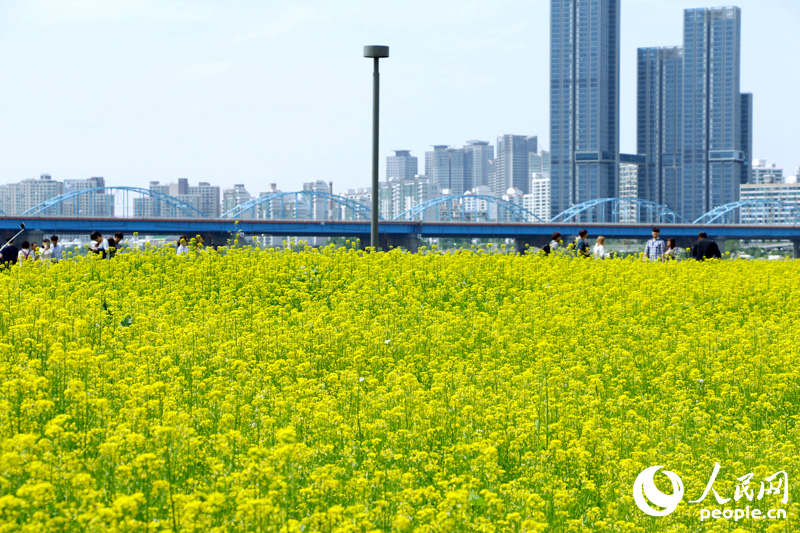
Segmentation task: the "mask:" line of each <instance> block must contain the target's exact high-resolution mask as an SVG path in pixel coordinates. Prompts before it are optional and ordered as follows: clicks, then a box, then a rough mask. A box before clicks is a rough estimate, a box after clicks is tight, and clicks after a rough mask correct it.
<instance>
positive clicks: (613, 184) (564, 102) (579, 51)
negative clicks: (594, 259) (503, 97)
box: [498, 0, 620, 221]
mask: <svg viewBox="0 0 800 533" xmlns="http://www.w3.org/2000/svg"><path fill="white" fill-rule="evenodd" d="M619 43H620V1H619V0H551V2H550V149H551V153H552V171H551V200H552V201H551V206H550V209H551V213H552V215H556V214H558V213H560V212H561V211H563V210H564V209H566V208H568V207H569V206H570V205H574V204H578V203H581V202H584V201H586V200H591V199H594V198H604V197H610V196H616V192H617V170H618V168H617V161H618V153H619V64H620V55H619ZM499 152H500V150H499V149H498V153H499ZM608 215H609V213H607V212H606V211H604V210H602V209H598V210H595V212H591V213H587V215H586V216H585V217H584V220H587V221H590V220H600V219H604V218H608Z"/></svg>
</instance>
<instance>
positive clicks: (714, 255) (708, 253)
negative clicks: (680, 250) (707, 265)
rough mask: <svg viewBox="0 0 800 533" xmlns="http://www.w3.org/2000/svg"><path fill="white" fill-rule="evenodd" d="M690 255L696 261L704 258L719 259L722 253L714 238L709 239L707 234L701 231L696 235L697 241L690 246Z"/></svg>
mask: <svg viewBox="0 0 800 533" xmlns="http://www.w3.org/2000/svg"><path fill="white" fill-rule="evenodd" d="M692 257H693V258H695V259H697V260H698V261H705V260H706V259H720V258H721V257H722V254H721V253H720V251H719V246H717V243H716V242H714V239H709V238H708V234H707V233H706V232H705V231H701V232H700V233H699V234H698V235H697V242H696V243H694V246H692Z"/></svg>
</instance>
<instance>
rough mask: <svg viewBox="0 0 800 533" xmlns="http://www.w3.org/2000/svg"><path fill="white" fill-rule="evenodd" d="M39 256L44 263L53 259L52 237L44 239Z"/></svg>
mask: <svg viewBox="0 0 800 533" xmlns="http://www.w3.org/2000/svg"><path fill="white" fill-rule="evenodd" d="M39 258H40V259H41V260H42V263H49V262H51V261H52V259H53V247H52V246H50V239H43V240H42V249H41V251H40V252H39Z"/></svg>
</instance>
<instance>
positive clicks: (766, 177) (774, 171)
mask: <svg viewBox="0 0 800 533" xmlns="http://www.w3.org/2000/svg"><path fill="white" fill-rule="evenodd" d="M784 182H785V180H784V178H783V169H782V168H778V167H777V165H775V163H773V164H772V165H769V164H767V161H766V160H764V159H759V160H757V161H756V164H755V165H753V173H752V177H751V180H750V183H756V184H759V185H765V184H774V183H784Z"/></svg>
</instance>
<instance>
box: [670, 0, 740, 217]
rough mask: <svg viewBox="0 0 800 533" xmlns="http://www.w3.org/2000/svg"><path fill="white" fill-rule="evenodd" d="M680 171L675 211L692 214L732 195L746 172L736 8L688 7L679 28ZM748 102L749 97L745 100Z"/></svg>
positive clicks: (713, 205)
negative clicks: (681, 42)
mask: <svg viewBox="0 0 800 533" xmlns="http://www.w3.org/2000/svg"><path fill="white" fill-rule="evenodd" d="M683 39H684V43H683V50H684V54H683V109H682V111H683V139H682V143H683V172H682V178H681V186H680V187H679V190H678V195H677V201H678V204H677V209H676V210H677V211H678V213H679V214H681V215H682V216H683V217H684V218H686V219H688V220H694V219H696V218H697V217H699V216H700V215H702V214H704V213H706V212H707V211H709V210H711V209H712V208H714V207H717V206H720V205H723V204H726V203H729V202H733V201H736V200H737V199H738V198H739V185H741V183H742V180H743V179H746V177H747V175H748V174H749V173H748V172H747V170H746V164H747V160H748V159H749V155H747V154H746V153H745V150H746V149H748V146H749V144H750V142H749V141H748V139H747V137H749V136H750V134H751V133H750V131H752V130H750V131H746V132H744V134H743V131H742V130H743V128H742V125H743V122H746V121H748V120H750V119H749V118H748V116H749V115H750V114H751V110H750V109H749V107H750V105H749V104H746V107H747V108H748V109H745V114H744V115H745V117H744V120H743V113H742V102H743V100H745V99H746V97H743V96H742V94H741V92H740V89H739V79H740V76H739V65H740V47H741V10H740V9H739V8H737V7H723V8H711V9H687V10H685V11H684V28H683ZM746 102H751V100H746Z"/></svg>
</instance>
